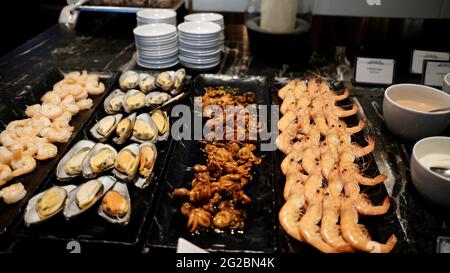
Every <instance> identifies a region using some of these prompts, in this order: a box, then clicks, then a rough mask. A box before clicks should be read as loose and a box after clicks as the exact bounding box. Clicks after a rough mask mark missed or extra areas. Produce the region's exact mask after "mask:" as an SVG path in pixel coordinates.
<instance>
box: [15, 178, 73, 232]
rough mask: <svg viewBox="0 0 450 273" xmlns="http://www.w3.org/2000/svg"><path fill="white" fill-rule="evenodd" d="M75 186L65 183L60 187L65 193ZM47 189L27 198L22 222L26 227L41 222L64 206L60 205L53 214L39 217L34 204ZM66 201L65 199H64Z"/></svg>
mask: <svg viewBox="0 0 450 273" xmlns="http://www.w3.org/2000/svg"><path fill="white" fill-rule="evenodd" d="M76 187H77V186H75V185H67V186H63V187H61V188H63V189H64V190H65V191H66V192H67V194H69V192H71V191H72V190H73V189H75V188H76ZM48 190H49V189H47V190H45V191H43V192H41V193H39V194H37V195H35V196H33V197H32V198H31V199H30V200H28V204H27V207H26V209H25V214H24V216H23V218H24V222H25V225H26V226H27V227H28V226H30V225H33V224H37V223H41V222H43V221H45V220H48V219H50V218H51V217H53V216H55V215H56V214H58V213H59V212H60V211H61V210H63V208H64V206H61V208H60V209H59V210H58V211H57V212H56V213H54V214H53V215H51V216H49V217H46V218H41V217H40V216H39V214H38V212H37V210H36V206H37V201H38V200H39V198H41V197H42V196H43V195H44V194H45V193H46V192H47V191H48ZM66 201H67V199H66ZM63 204H64V203H63Z"/></svg>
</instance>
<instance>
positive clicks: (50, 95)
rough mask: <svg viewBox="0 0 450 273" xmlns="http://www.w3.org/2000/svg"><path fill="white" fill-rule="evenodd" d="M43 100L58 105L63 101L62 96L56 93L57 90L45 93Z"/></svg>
mask: <svg viewBox="0 0 450 273" xmlns="http://www.w3.org/2000/svg"><path fill="white" fill-rule="evenodd" d="M41 102H42V103H50V104H53V105H58V104H60V103H61V98H60V97H59V96H58V95H57V94H55V92H53V91H48V92H47V93H45V94H44V96H42V98H41Z"/></svg>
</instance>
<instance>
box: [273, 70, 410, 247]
mask: <svg viewBox="0 0 450 273" xmlns="http://www.w3.org/2000/svg"><path fill="white" fill-rule="evenodd" d="M288 81H289V79H287V78H276V79H275V80H274V82H273V85H272V92H271V94H272V102H273V104H275V105H280V104H281V99H280V98H279V97H278V90H279V89H280V88H282V87H283V86H284V85H285V84H287V83H288ZM332 86H333V85H332ZM351 93H352V92H351V91H350V94H351ZM353 103H357V104H359V102H358V100H357V99H356V98H354V97H352V96H351V95H350V97H349V98H347V99H346V100H344V101H342V102H340V103H338V105H339V106H341V107H343V108H349V106H350V105H352V104H353ZM359 107H360V111H359V113H358V114H357V115H354V116H352V117H348V118H344V119H342V120H344V121H345V122H346V123H347V125H348V126H349V127H352V126H355V125H357V124H358V122H359V120H361V119H363V120H367V117H366V116H365V114H364V110H363V109H361V105H360V104H359ZM371 131H373V128H370V124H369V123H368V124H366V127H365V128H364V130H363V131H361V132H359V133H357V134H355V135H353V136H352V141H353V142H354V143H357V144H359V145H361V146H365V145H367V144H366V142H365V139H366V137H368V136H369V135H370V136H371V137H373V138H374V139H375V147H376V148H375V151H374V152H372V153H370V154H369V155H367V156H365V157H363V158H360V159H358V161H357V162H356V163H357V164H358V165H360V166H363V167H364V175H365V176H368V177H375V176H376V175H378V174H380V171H379V170H380V169H385V166H383V165H384V164H385V163H384V162H382V161H381V160H378V158H379V156H376V157H375V156H374V154H377V153H383V151H382V147H380V142H379V141H378V140H377V139H376V136H375V134H373V133H371ZM284 157H285V155H284V154H283V153H282V152H281V151H279V150H277V151H275V152H274V163H275V166H274V169H275V191H276V202H277V209H276V212H277V214H278V211H280V209H281V207H282V206H283V204H284V203H285V200H284V197H283V189H284V184H285V180H286V177H285V176H284V174H283V173H282V172H281V169H280V165H281V162H282V160H283V159H284ZM360 187H361V192H363V193H365V194H367V195H368V197H369V199H370V200H371V201H372V203H374V204H381V203H382V201H383V199H384V198H385V197H386V196H388V192H387V190H386V187H385V185H384V183H381V184H379V185H376V186H373V187H367V186H363V185H360ZM395 211H396V207H395V203H394V202H391V207H390V208H389V211H388V212H387V213H386V214H384V215H380V216H362V215H360V216H359V223H360V224H363V225H364V226H365V227H366V228H367V230H368V231H369V233H370V235H371V237H372V239H373V240H375V241H379V242H381V243H384V242H386V240H387V239H388V238H389V236H390V235H391V234H395V235H396V236H397V239H398V242H397V245H396V247H395V248H394V251H393V252H397V253H402V252H407V251H408V248H409V246H408V243H407V241H406V239H405V234H404V232H403V230H402V228H401V225H400V222H399V220H398V217H397V215H396V213H395ZM279 244H280V245H279V247H280V251H281V252H283V253H314V252H317V250H316V249H315V248H313V247H312V246H310V245H308V244H306V243H301V242H298V241H297V240H295V239H294V238H292V237H290V236H289V235H288V234H287V233H285V232H284V231H283V229H282V228H281V227H280V228H279Z"/></svg>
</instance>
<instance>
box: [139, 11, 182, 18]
mask: <svg viewBox="0 0 450 273" xmlns="http://www.w3.org/2000/svg"><path fill="white" fill-rule="evenodd" d="M136 16H137V18H146V19H155V20H158V19H159V20H161V19H170V18H174V17H177V13H176V12H175V11H173V10H171V9H141V10H140V11H138V12H137V13H136Z"/></svg>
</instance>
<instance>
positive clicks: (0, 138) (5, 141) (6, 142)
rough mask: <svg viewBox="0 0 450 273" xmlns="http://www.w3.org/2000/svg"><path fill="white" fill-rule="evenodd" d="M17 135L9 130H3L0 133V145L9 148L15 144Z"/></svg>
mask: <svg viewBox="0 0 450 273" xmlns="http://www.w3.org/2000/svg"><path fill="white" fill-rule="evenodd" d="M16 139H17V135H16V133H15V132H13V131H11V130H4V131H3V132H1V133H0V144H2V145H3V146H5V147H11V146H12V145H14V143H15V142H16Z"/></svg>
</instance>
